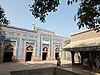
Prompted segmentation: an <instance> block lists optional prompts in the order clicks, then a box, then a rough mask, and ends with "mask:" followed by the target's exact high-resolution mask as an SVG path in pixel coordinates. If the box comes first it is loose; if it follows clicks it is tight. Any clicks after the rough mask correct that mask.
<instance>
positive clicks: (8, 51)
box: [3, 44, 14, 62]
mask: <svg viewBox="0 0 100 75" xmlns="http://www.w3.org/2000/svg"><path fill="white" fill-rule="evenodd" d="M13 52H14V46H13V45H12V44H8V45H6V46H5V48H4V57H3V62H11V61H13V60H14V59H13Z"/></svg>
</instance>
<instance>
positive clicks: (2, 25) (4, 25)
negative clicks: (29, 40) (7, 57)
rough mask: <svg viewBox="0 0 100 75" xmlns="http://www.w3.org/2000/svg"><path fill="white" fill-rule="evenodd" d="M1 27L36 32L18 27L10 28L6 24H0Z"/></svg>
mask: <svg viewBox="0 0 100 75" xmlns="http://www.w3.org/2000/svg"><path fill="white" fill-rule="evenodd" d="M0 26H1V27H7V28H13V29H18V30H23V31H29V32H35V33H36V32H37V31H36V30H29V29H26V28H19V27H15V26H11V25H6V24H0Z"/></svg>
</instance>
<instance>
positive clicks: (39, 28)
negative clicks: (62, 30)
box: [36, 27, 54, 33]
mask: <svg viewBox="0 0 100 75" xmlns="http://www.w3.org/2000/svg"><path fill="white" fill-rule="evenodd" d="M36 28H37V30H42V31H46V32H50V33H54V32H53V31H50V30H47V29H44V28H41V27H36Z"/></svg>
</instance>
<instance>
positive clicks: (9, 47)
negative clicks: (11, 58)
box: [5, 44, 14, 51]
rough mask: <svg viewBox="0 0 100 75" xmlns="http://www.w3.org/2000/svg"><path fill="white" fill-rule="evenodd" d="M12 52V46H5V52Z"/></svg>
mask: <svg viewBox="0 0 100 75" xmlns="http://www.w3.org/2000/svg"><path fill="white" fill-rule="evenodd" d="M13 50H14V46H13V45H12V44H8V45H6V46H5V51H13Z"/></svg>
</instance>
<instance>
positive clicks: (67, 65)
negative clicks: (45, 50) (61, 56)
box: [0, 60, 98, 75]
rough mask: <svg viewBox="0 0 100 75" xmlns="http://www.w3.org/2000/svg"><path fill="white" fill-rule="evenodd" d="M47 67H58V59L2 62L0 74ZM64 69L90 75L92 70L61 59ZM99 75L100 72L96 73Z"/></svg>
mask: <svg viewBox="0 0 100 75" xmlns="http://www.w3.org/2000/svg"><path fill="white" fill-rule="evenodd" d="M45 67H56V61H37V62H24V63H11V62H10V63H2V64H0V75H11V74H10V71H18V70H27V69H28V70H29V69H38V68H45ZM58 68H62V69H64V70H70V71H73V72H79V73H81V74H82V75H84V74H85V75H90V74H91V72H88V71H84V70H83V69H80V68H76V67H72V65H71V61H66V60H61V67H58ZM95 75H98V74H95Z"/></svg>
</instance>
